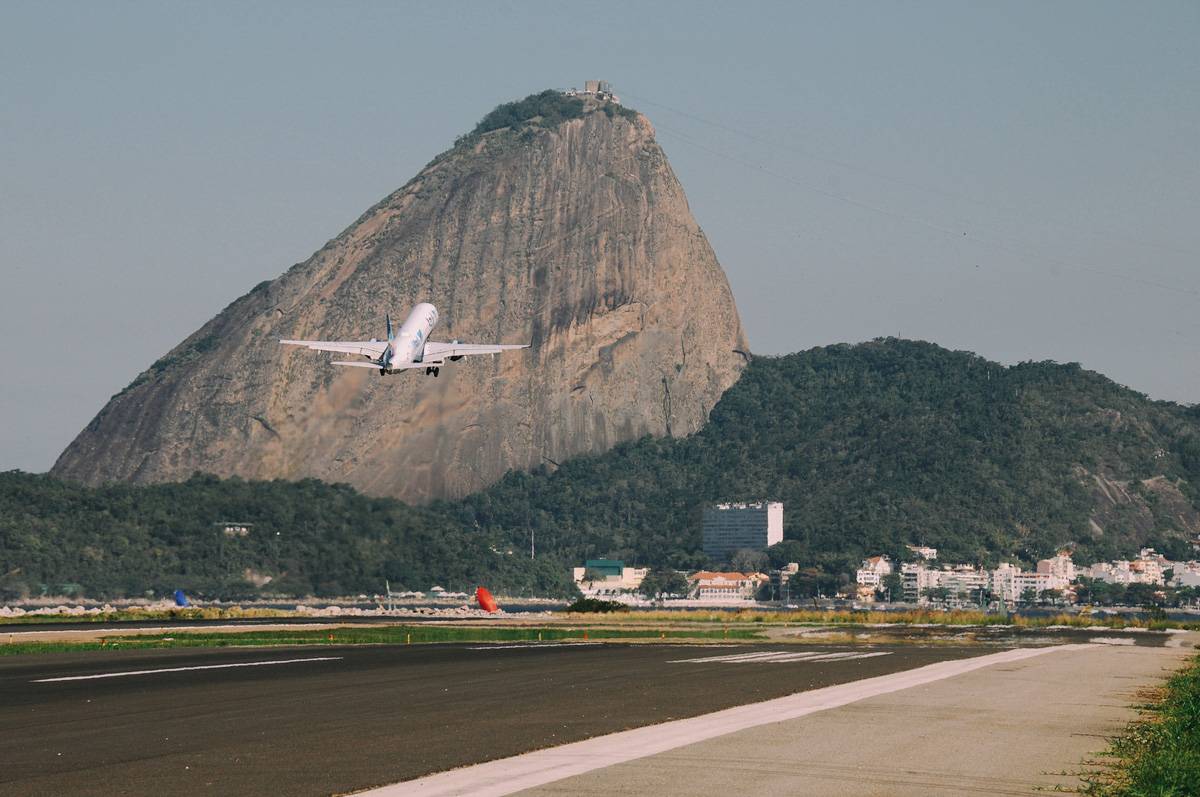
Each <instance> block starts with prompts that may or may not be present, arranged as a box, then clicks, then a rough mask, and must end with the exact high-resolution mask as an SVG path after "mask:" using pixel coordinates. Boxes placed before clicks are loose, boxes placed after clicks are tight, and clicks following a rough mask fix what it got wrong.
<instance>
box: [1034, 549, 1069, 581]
mask: <svg viewBox="0 0 1200 797" xmlns="http://www.w3.org/2000/svg"><path fill="white" fill-rule="evenodd" d="M1037 571H1038V572H1039V573H1041V574H1043V575H1047V576H1057V577H1059V578H1063V579H1066V581H1067V583H1068V584H1069V583H1070V582H1072V581H1074V580H1075V563H1074V562H1072V561H1071V554H1069V553H1067V552H1066V551H1059V552H1058V553H1057V554H1056V555H1054V556H1053V557H1051V558H1049V559H1040V560H1038V563H1037Z"/></svg>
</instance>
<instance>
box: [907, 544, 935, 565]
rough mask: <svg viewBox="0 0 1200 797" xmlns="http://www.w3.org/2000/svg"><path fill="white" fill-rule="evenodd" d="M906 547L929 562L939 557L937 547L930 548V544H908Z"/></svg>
mask: <svg viewBox="0 0 1200 797" xmlns="http://www.w3.org/2000/svg"><path fill="white" fill-rule="evenodd" d="M904 547H905V548H907V549H908V550H909V551H911V552H912V553H914V554H916V555H917V556H919V557H921V558H922V559H924V560H925V561H927V562H932V561H933V560H934V559H937V551H938V549H937V548H930V547H929V546H928V545H906V546H904Z"/></svg>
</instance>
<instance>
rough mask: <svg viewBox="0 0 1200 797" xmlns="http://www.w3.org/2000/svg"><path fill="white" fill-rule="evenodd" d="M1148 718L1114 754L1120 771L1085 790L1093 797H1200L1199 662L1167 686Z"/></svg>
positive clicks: (1098, 778)
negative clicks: (1189, 796)
mask: <svg viewBox="0 0 1200 797" xmlns="http://www.w3.org/2000/svg"><path fill="white" fill-rule="evenodd" d="M1158 697H1159V699H1158V700H1157V701H1156V702H1154V703H1153V704H1151V705H1150V706H1148V707H1147V708H1146V711H1147V714H1146V716H1145V717H1144V718H1143V719H1142V720H1140V721H1138V722H1135V723H1133V724H1132V725H1130V727H1129V728H1128V729H1127V730H1126V732H1125V734H1124V735H1122V736H1120V737H1119V738H1118V739H1117V740H1116V741H1115V742H1113V746H1112V749H1111V751H1110V752H1111V754H1112V755H1113V756H1114V757H1115V758H1116V765H1115V766H1114V767H1113V768H1112V769H1111V770H1108V771H1105V772H1102V773H1099V774H1097V775H1095V776H1093V778H1092V780H1091V781H1090V782H1089V783H1088V784H1087V785H1086V787H1085V788H1084V789H1083V793H1084V794H1088V795H1092V797H1152V796H1153V797H1186V796H1187V795H1196V794H1200V658H1197V659H1193V660H1192V662H1191V664H1190V665H1189V666H1188V667H1187V668H1185V669H1184V670H1183V671H1182V672H1179V673H1177V674H1176V675H1175V676H1174V677H1172V678H1171V680H1169V681H1168V682H1167V685H1166V687H1165V688H1164V689H1163V690H1162V693H1161V694H1160V695H1159V696H1158Z"/></svg>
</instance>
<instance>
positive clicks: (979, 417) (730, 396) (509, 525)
mask: <svg viewBox="0 0 1200 797" xmlns="http://www.w3.org/2000/svg"><path fill="white" fill-rule="evenodd" d="M1197 416H1198V414H1197V412H1196V409H1195V408H1185V407H1181V406H1178V405H1175V404H1170V403H1167V402H1153V401H1149V400H1148V399H1146V397H1145V396H1143V395H1141V394H1139V393H1136V392H1134V391H1132V390H1129V389H1127V388H1124V387H1121V386H1119V385H1117V384H1114V383H1113V382H1111V381H1110V380H1108V379H1106V378H1104V377H1103V376H1101V375H1099V374H1096V373H1092V372H1089V371H1085V370H1083V369H1082V368H1080V367H1079V366H1078V365H1074V364H1071V365H1058V364H1054V363H1023V364H1021V365H1017V366H1014V367H1011V368H1006V367H1004V366H1001V365H997V364H996V363H991V362H988V361H986V360H984V359H982V358H980V357H977V356H975V355H972V354H969V353H965V352H952V351H947V350H945V349H942V348H940V347H938V346H934V345H932V344H928V343H921V342H915V341H904V340H895V339H888V340H878V341H874V342H871V343H865V344H861V345H857V346H849V345H838V346H828V347H824V348H818V349H812V350H810V351H806V352H801V353H799V354H793V355H788V356H785V357H778V358H763V357H759V358H756V359H755V360H754V361H753V362H752V363H750V365H749V366H748V367H747V369H746V371H745V372H744V374H743V375H742V377H741V379H740V380H739V381H738V383H737V384H736V385H734V386H733V387H732V388H730V389H729V390H728V391H727V392H726V393H725V395H724V397H723V398H722V399H721V401H720V402H719V403H718V404H717V406H716V407H715V408H714V409H713V411H712V413H711V415H710V418H709V422H708V424H707V425H706V426H705V427H704V428H703V429H702V430H701V431H699V432H698V433H696V434H695V435H693V436H691V437H688V438H685V439H656V438H645V439H642V440H638V441H636V442H632V443H628V444H624V445H621V446H618V447H617V448H615V449H614V450H612V451H610V452H608V453H606V454H603V455H600V456H593V457H582V458H578V459H574V460H571V461H569V462H565V463H563V465H562V467H560V468H558V469H556V470H553V471H551V470H550V469H548V468H541V469H539V470H537V471H535V472H533V473H515V472H514V473H510V474H509V475H508V476H507V477H505V478H504V479H503V480H501V481H500V482H499V483H498V484H496V485H494V486H493V487H492V488H491V489H488V490H485V491H483V492H481V493H478V494H476V495H473V496H470V497H468V498H466V499H464V500H463V501H461V502H459V503H457V504H453V505H451V504H443V505H441V507H440V509H441V510H442V511H446V512H448V513H451V514H453V515H455V516H456V517H457V518H458V519H459V521H460V522H461V523H463V524H464V525H468V526H472V527H476V526H477V527H478V528H480V529H481V530H484V531H494V532H496V533H500V534H502V535H508V539H509V540H510V541H511V542H512V544H516V543H518V542H519V541H520V540H521V539H524V538H527V536H528V531H527V529H528V528H529V527H532V528H533V529H534V530H535V532H536V534H537V539H538V546H539V550H546V551H553V552H554V553H555V555H558V556H560V557H562V558H563V560H564V561H581V560H582V559H584V558H586V557H594V556H610V557H612V558H617V559H623V560H625V561H626V562H636V563H639V564H643V565H650V566H655V567H679V568H688V567H701V566H705V565H706V564H708V563H707V562H706V561H705V559H704V557H703V556H702V555H701V553H700V525H701V522H700V516H701V511H702V508H703V507H704V506H705V505H706V504H709V503H713V502H717V501H743V500H745V501H753V500H761V499H771V500H781V501H783V502H784V506H785V510H784V538H785V541H784V542H783V543H782V544H780V545H778V546H775V548H774V549H772V550H771V551H770V552H769V553H770V555H771V558H772V564H774V565H779V564H781V563H784V562H789V561H791V562H797V563H799V564H800V565H801V567H802V572H801V574H800V578H798V579H797V580H796V582H795V587H796V588H797V589H799V590H800V592H799V593H797V592H795V591H793V595H796V594H801V595H802V594H808V593H809V592H814V591H816V590H818V589H819V590H822V591H823V592H824V593H825V594H830V591H831V588H836V587H837V586H838V584H839V581H843V582H844V580H845V579H846V578H848V576H849V574H850V572H851V571H852V570H853V569H854V568H855V567H857V565H858V561H859V559H860V558H861V557H862V556H864V555H867V554H871V553H887V554H889V555H891V556H892V557H893V560H907V559H908V558H910V556H909V554H908V552H907V551H906V549H905V547H904V546H905V544H907V543H923V544H926V545H932V546H935V547H937V548H939V549H940V550H941V558H942V559H943V560H947V561H965V562H979V563H994V562H996V561H997V560H998V559H1000V558H1001V557H1004V558H1015V559H1020V560H1024V561H1026V562H1030V561H1032V560H1034V559H1036V558H1039V557H1042V556H1047V555H1050V554H1052V553H1053V552H1054V551H1055V550H1056V549H1057V548H1059V547H1060V546H1064V545H1073V546H1074V548H1075V551H1076V558H1077V559H1078V560H1082V561H1089V560H1093V559H1096V560H1104V559H1109V558H1112V557H1116V556H1119V555H1125V556H1128V555H1130V554H1132V553H1136V551H1137V548H1138V546H1140V545H1143V544H1150V545H1153V546H1154V547H1156V548H1158V550H1160V551H1162V552H1164V553H1166V554H1167V555H1168V556H1172V557H1182V558H1187V557H1188V555H1189V547H1188V545H1187V544H1186V540H1187V538H1188V536H1189V530H1188V529H1187V528H1185V526H1184V524H1183V522H1182V520H1181V518H1184V517H1190V518H1191V521H1190V522H1191V523H1192V524H1193V525H1195V524H1196V523H1197V522H1200V515H1198V514H1197V512H1196V503H1197V502H1198V501H1200V491H1198V489H1197V488H1198V486H1200V460H1198V459H1197V458H1195V457H1193V456H1192V452H1193V451H1194V450H1195V444H1196V441H1197V440H1200V423H1198V422H1197V420H1198V417H1197ZM1084 469H1085V470H1084ZM1092 474H1096V475H1102V476H1104V477H1106V478H1109V479H1112V480H1116V481H1119V482H1122V483H1124V484H1129V482H1130V481H1132V480H1140V479H1149V478H1151V477H1155V476H1164V477H1165V479H1164V480H1163V482H1162V483H1163V484H1164V485H1166V486H1170V487H1171V489H1172V490H1176V489H1177V490H1178V491H1182V495H1179V493H1178V492H1175V493H1174V495H1176V496H1178V497H1179V500H1178V501H1177V502H1173V501H1170V500H1166V499H1163V500H1158V501H1144V502H1142V503H1132V502H1126V503H1121V504H1119V505H1114V504H1113V503H1112V502H1110V501H1108V499H1107V498H1105V497H1104V495H1103V494H1102V493H1101V492H1100V491H1099V489H1098V487H1097V485H1096V482H1095V480H1094V479H1093V478H1092ZM1093 518H1096V519H1097V521H1098V522H1099V523H1100V525H1101V526H1102V528H1103V533H1102V534H1097V533H1096V532H1095V530H1094V528H1093V526H1092V524H1091V520H1092V519H1093Z"/></svg>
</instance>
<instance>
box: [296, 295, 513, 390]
mask: <svg viewBox="0 0 1200 797" xmlns="http://www.w3.org/2000/svg"><path fill="white" fill-rule="evenodd" d="M437 322H438V311H437V308H436V307H434V306H433V305H432V304H429V303H428V302H421V303H420V304H418V305H417V306H416V307H414V308H413V309H412V310H411V311H409V314H408V318H406V319H404V323H403V324H401V325H400V328H399V329H395V330H393V328H392V319H391V316H390V315H389V316H388V318H387V339H386V340H379V339H378V338H371V339H370V340H287V339H285V340H280V341H279V342H280V343H281V344H283V345H285V346H303V347H305V348H306V349H310V350H312V351H332V352H337V353H338V354H342V355H351V356H360V357H363V358H364V359H365V362H364V361H363V360H333V361H331V364H332V365H338V366H346V367H352V368H375V369H378V371H379V373H380V374H394V373H396V372H397V371H408V370H412V369H420V368H424V369H425V374H426V375H427V376H437V375H438V372H439V371H440V370H441V367H442V366H443V365H445V364H446V363H448V362H458V361H459V360H461V359H462V358H463V357H469V356H472V355H483V354H489V355H496V354H502V353H504V352H505V351H509V350H513V349H528V348H529V347H530V345H531V344H529V343H463V342H461V341H459V340H457V339H456V340H452V341H432V340H430V339H429V335H430V334H431V333H432V332H433V328H434V327H435V326H437Z"/></svg>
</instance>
